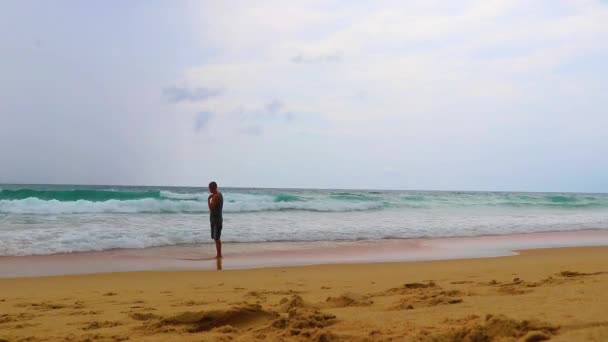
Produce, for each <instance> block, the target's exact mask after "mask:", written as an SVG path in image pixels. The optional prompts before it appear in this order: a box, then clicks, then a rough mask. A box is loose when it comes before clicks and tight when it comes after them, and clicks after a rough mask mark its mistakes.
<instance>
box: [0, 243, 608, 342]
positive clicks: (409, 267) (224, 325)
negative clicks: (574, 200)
mask: <svg viewBox="0 0 608 342" xmlns="http://www.w3.org/2000/svg"><path fill="white" fill-rule="evenodd" d="M545 339H551V340H555V341H608V247H578V248H555V249H542V250H529V251H522V252H521V253H520V255H516V256H508V257H497V258H485V259H468V260H444V261H424V262H401V263H376V264H342V265H319V266H302V267H287V268H266V269H247V270H224V271H179V272H125V273H107V274H92V275H71V276H54V277H33V278H12V279H0V340H7V341H46V340H70V341H85V340H88V341H122V340H136V341H171V340H183V341H216V340H219V341H221V340H225V341H229V340H235V341H249V340H260V341H263V340H268V341H281V340H284V341H291V340H294V341H308V340H313V341H315V340H316V341H342V340H343V341H389V340H393V341H394V340H397V341H402V340H406V341H467V340H468V341H486V340H487V341H492V340H502V341H519V340H523V341H541V340H545Z"/></svg>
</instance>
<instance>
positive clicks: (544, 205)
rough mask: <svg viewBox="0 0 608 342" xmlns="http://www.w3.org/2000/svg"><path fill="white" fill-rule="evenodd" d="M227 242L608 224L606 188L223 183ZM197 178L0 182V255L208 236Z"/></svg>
mask: <svg viewBox="0 0 608 342" xmlns="http://www.w3.org/2000/svg"><path fill="white" fill-rule="evenodd" d="M221 191H222V192H223V193H224V198H225V205H224V210H225V222H226V228H225V231H224V234H223V238H224V240H226V241H232V242H262V241H313V240H315V241H318V240H365V239H386V238H417V237H443V236H477V235H494V234H512V233H526V232H539V231H553V230H580V229H608V194H585V193H520V192H429V191H360V190H295V189H248V188H223V189H221ZM207 196H208V193H207V191H206V189H204V188H195V187H119V186H71V185H52V186H51V185H0V255H29V254H50V253H60V252H74V251H90V250H105V249H111V248H146V247H151V246H162V245H175V244H190V243H204V242H209V237H208V235H209V232H208V230H209V229H208V215H207V214H206V213H207V205H206V199H207Z"/></svg>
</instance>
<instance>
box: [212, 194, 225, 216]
mask: <svg viewBox="0 0 608 342" xmlns="http://www.w3.org/2000/svg"><path fill="white" fill-rule="evenodd" d="M218 195H220V202H219V203H218V204H217V205H216V206H215V208H214V209H211V216H213V217H214V218H220V217H222V209H223V208H224V196H222V193H221V192H218Z"/></svg>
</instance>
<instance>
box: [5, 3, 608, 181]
mask: <svg viewBox="0 0 608 342" xmlns="http://www.w3.org/2000/svg"><path fill="white" fill-rule="evenodd" d="M607 61H608V2H607V1H604V0H595V1H592V0H590V1H587V0H571V1H562V0H547V1H541V0H538V1H537V0H532V1H531V0H496V1H495V0H462V1H439V0H438V1H431V0H415V1H407V0H405V1H404V0H400V1H224V0H222V1H135V0H133V1H122V0H121V1H21V0H20V1H11V0H4V1H2V2H0V182H4V183H70V184H137V185H187V186H200V185H206V184H207V183H208V182H209V181H210V180H212V179H213V180H217V181H218V182H219V183H220V186H222V185H224V186H251V187H321V188H391V189H431V190H527V191H590V192H608V95H607V90H608V63H607Z"/></svg>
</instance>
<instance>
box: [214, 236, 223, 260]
mask: <svg viewBox="0 0 608 342" xmlns="http://www.w3.org/2000/svg"><path fill="white" fill-rule="evenodd" d="M215 250H216V251H217V254H216V255H215V257H216V258H218V259H219V258H221V257H222V240H220V239H217V240H215Z"/></svg>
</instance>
